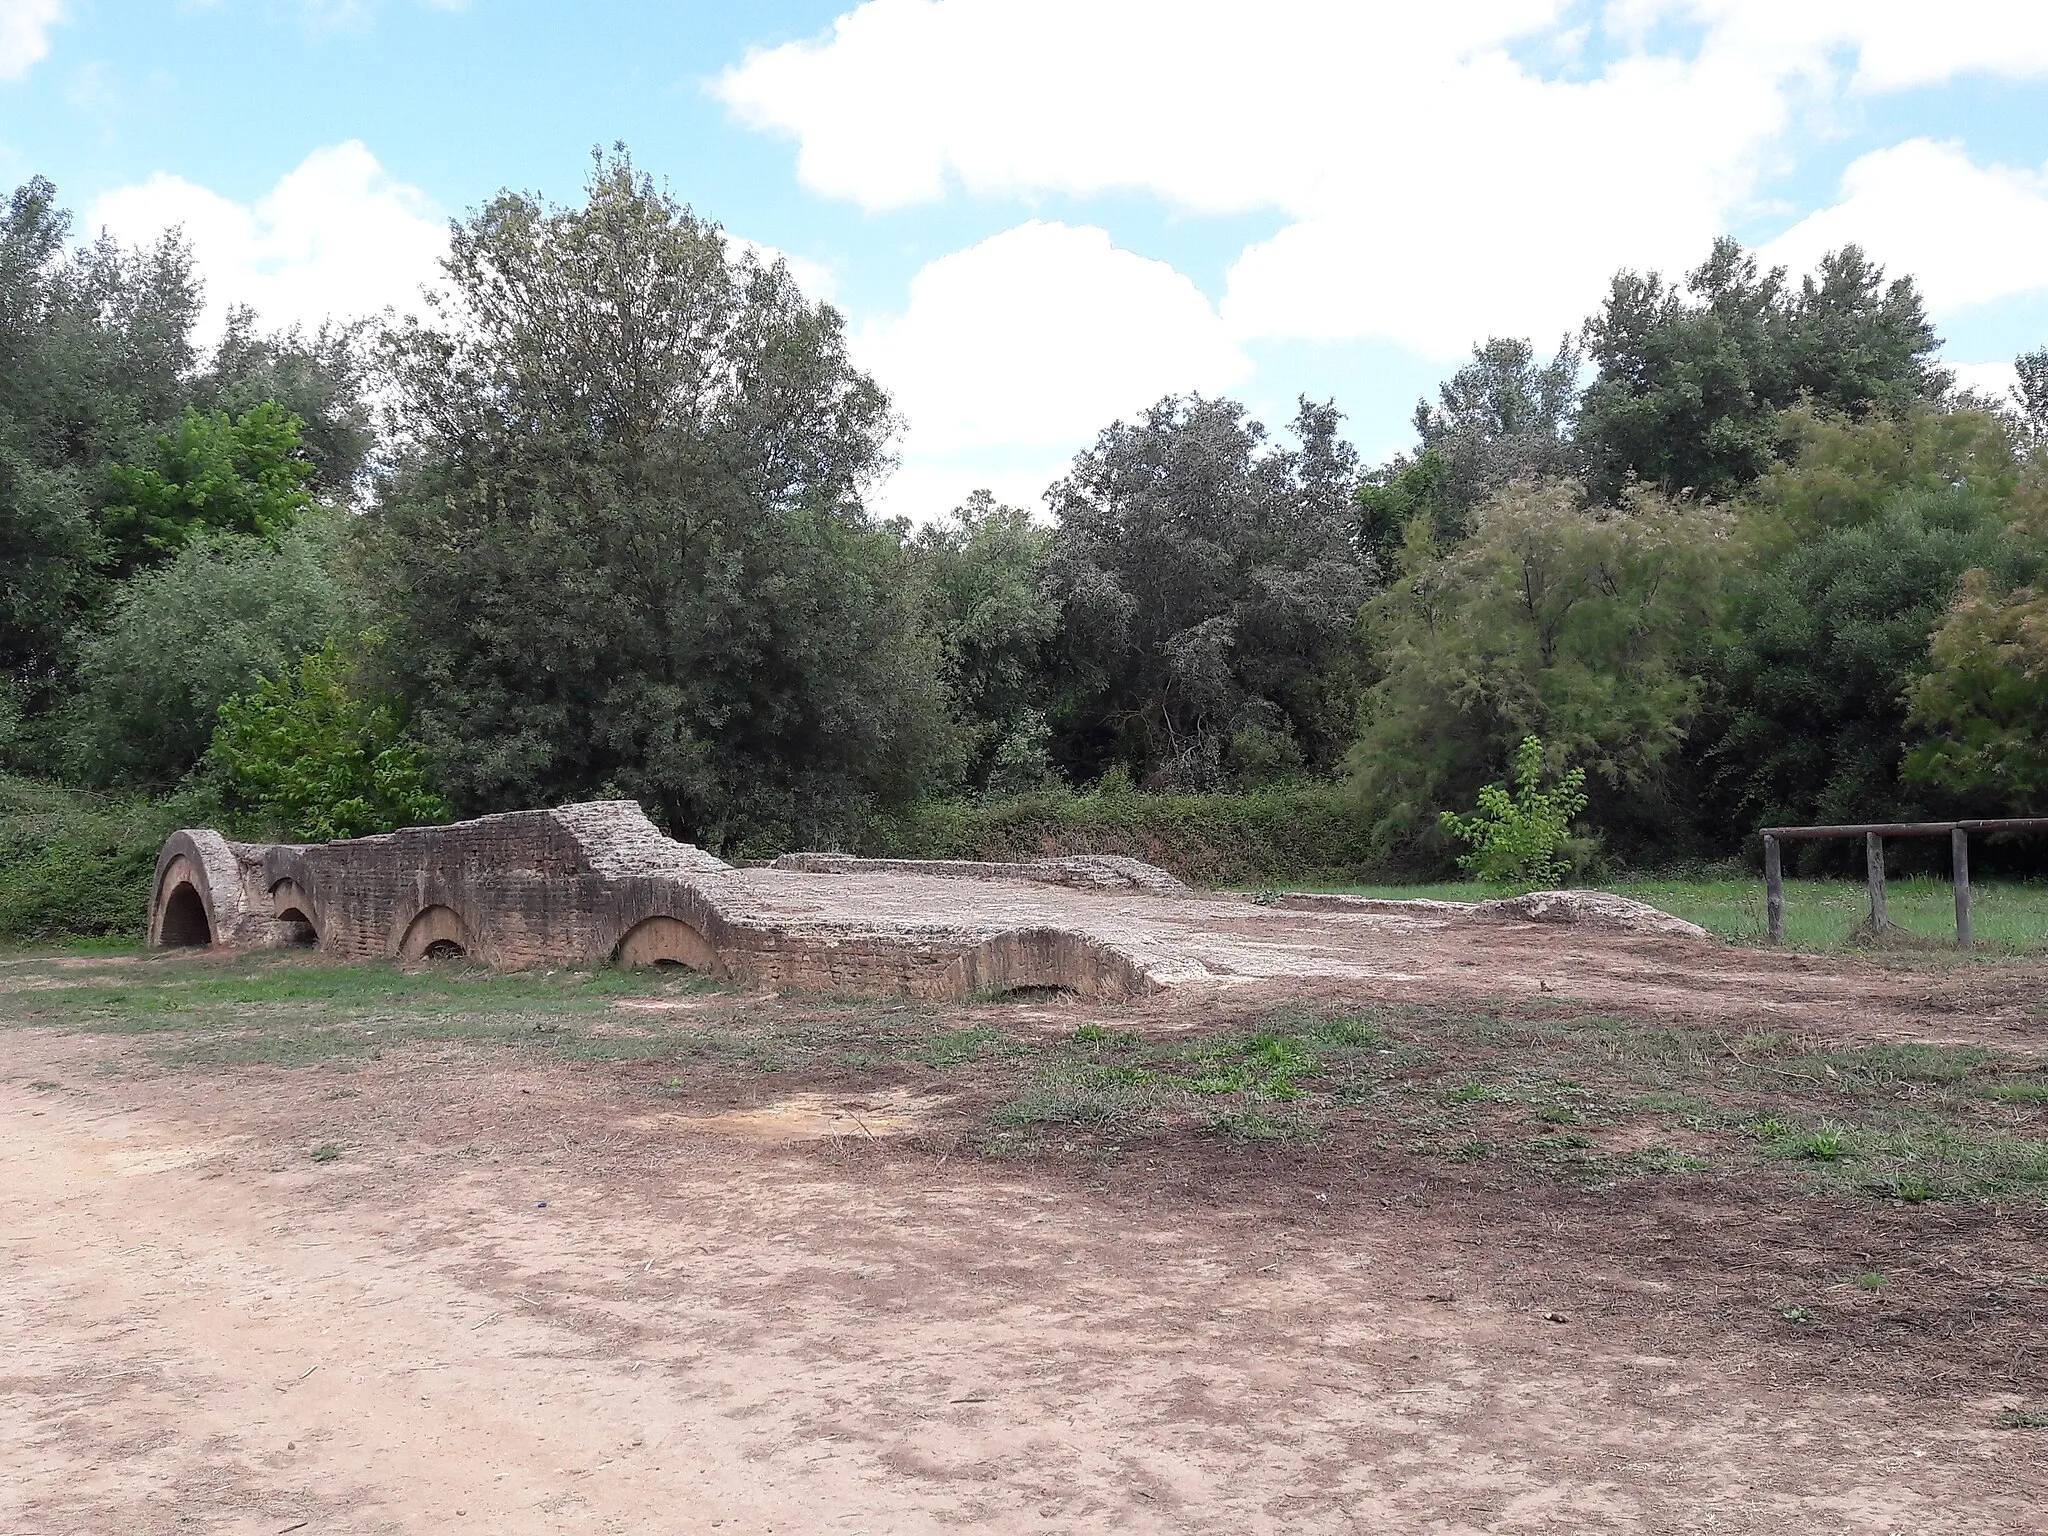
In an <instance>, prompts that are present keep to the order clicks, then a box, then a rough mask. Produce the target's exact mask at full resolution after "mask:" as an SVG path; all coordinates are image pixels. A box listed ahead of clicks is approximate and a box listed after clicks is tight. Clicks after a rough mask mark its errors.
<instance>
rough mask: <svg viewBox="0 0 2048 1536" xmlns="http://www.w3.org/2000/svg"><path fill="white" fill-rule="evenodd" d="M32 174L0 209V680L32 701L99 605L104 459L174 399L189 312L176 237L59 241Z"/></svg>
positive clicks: (49, 194) (53, 212)
mask: <svg viewBox="0 0 2048 1536" xmlns="http://www.w3.org/2000/svg"><path fill="white" fill-rule="evenodd" d="M70 228H71V220H70V216H69V215H68V214H66V213H65V212H63V211H62V210H61V209H60V208H58V207H57V202H56V189H55V188H54V187H53V186H51V185H50V183H49V182H47V181H45V180H43V179H42V178H41V177H36V178H34V179H33V180H31V181H29V182H27V183H26V184H25V185H23V186H21V187H19V188H17V189H16V190H15V192H14V194H13V196H12V197H11V198H10V199H9V200H8V203H7V206H6V208H5V210H4V212H0V676H6V677H8V678H12V679H17V680H19V682H20V683H21V685H22V687H23V688H24V690H25V693H24V695H23V702H24V703H25V704H27V705H29V706H31V707H40V704H41V702H42V696H43V695H44V694H45V693H46V692H47V691H48V690H49V689H50V687H51V685H52V684H53V682H54V680H55V679H56V677H57V676H58V675H59V673H60V671H61V668H62V666H63V663H64V661H65V660H66V655H67V650H68V645H67V641H68V638H69V635H70V632H71V629H72V626H73V625H74V624H75V623H76V621H77V620H78V618H79V616H80V615H81V614H83V613H85V612H87V611H89V610H90V609H91V608H92V606H93V605H94V604H95V603H96V602H97V601H98V599H99V597H100V595H101V591H102V588H103V583H104V577H103V576H102V575H101V573H100V565H101V563H102V559H103V546H102V543H101V539H100V534H99V528H98V522H97V514H98V511H99V508H100V505H101V503H102V500H103V498H104V495H105V491H106V484H107V476H108V472H109V467H110V466H111V465H112V464H114V463H115V462H117V461H119V460H122V459H124V458H126V457H127V456H129V454H131V453H132V452H133V451H134V450H135V449H136V448H137V447H138V446H140V444H141V443H142V442H143V440H144V438H145V436H146V434H147V433H148V432H150V431H154V430H156V429H158V428H160V427H162V426H165V425H168V424H169V423H170V422H172V421H174V420H175V419H176V418H177V415H178V413H179V411H180V409H181V408H182V395H183V390H184V387H185V385H184V380H185V378H186V376H187V375H188V374H189V373H190V371H191V368H192V363H193V354H192V347H191V342H190V335H191V328H192V323H193V320H194V319H195V318H196V316H197V314H198V309H199V294H198V287H197V284H196V283H195V282H194V281H193V278H192V271H191V258H190V256H189V254H188V252H187V251H186V248H185V247H184V245H183V244H182V243H180V241H179V240H178V239H177V238H176V237H175V236H166V237H165V238H164V239H163V240H162V241H160V242H158V244H157V245H156V246H155V247H154V248H152V249H150V250H147V251H125V250H123V249H122V248H121V247H119V246H117V245H115V244H114V243H113V242H112V241H111V240H109V239H106V238H105V237H102V238H101V239H99V240H98V241H95V242H94V243H92V244H89V245H85V246H82V247H78V248H71V247H70V246H69V242H68V237H69V234H70Z"/></svg>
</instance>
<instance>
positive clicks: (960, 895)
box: [150, 801, 1700, 999]
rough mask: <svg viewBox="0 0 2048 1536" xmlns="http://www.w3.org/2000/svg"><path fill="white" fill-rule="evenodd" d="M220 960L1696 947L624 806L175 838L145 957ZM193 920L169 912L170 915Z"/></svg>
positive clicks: (914, 967)
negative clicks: (971, 855)
mask: <svg viewBox="0 0 2048 1536" xmlns="http://www.w3.org/2000/svg"><path fill="white" fill-rule="evenodd" d="M181 891H184V892H188V893H191V894H196V895H197V897H198V898H199V901H200V902H201V904H202V905H203V908H204V911H205V914H206V921H207V928H208V934H207V936H208V938H210V940H211V942H212V943H213V944H215V945H216V946H219V947H223V948H230V949H249V948H257V947H262V946H266V945H277V944H285V943H291V942H295V941H296V942H307V941H310V942H312V943H313V944H315V945H316V946H317V947H318V948H319V949H320V950H321V951H322V952H324V953H327V954H332V955H336V956H343V957H350V958H362V959H368V958H376V957H397V958H400V959H403V960H406V961H414V960H422V959H433V958H438V957H442V956H451V955H455V954H461V955H464V956H467V957H469V958H471V959H473V960H477V961H480V962H482V963H484V964H487V965H492V966H498V967H503V968H508V969H510V968H519V967H526V966H537V965H590V964H603V963H606V962H610V961H618V962H620V963H625V964H648V963H669V964H676V965H683V966H687V967H689V968H691V969H695V970H703V971H708V972H710V973H712V974H714V975H718V976H721V977H727V978H730V979H732V980H736V981H740V982H744V983H749V984H754V985H764V986H801V987H817V988H823V989H832V990H841V991H854V992H877V993H907V994H909V995H911V996H916V997H926V998H934V999H943V998H960V997H970V996H974V995H978V994H983V993H998V992H1005V991H1012V990H1016V989H1019V988H1027V987H1058V988H1061V989H1064V990H1066V991H1071V992H1074V993H1078V994H1079V995H1081V996H1083V997H1100V998H1116V997H1127V996H1131V995H1134V994H1137V993H1142V992H1149V991H1153V990H1156V989H1158V988H1161V987H1166V986H1182V985H1192V984H1211V985H1232V984H1236V983H1241V982H1257V981H1268V980H1280V979H1295V980H1312V979H1318V978H1323V979H1330V980H1358V979H1369V978H1373V977H1380V976H1384V977H1389V978H1393V977H1398V976H1400V975H1401V974H1402V972H1401V969H1400V967H1401V965H1402V955H1403V949H1404V946H1407V945H1411V944H1412V943H1413V941H1414V940H1415V939H1416V938H1417V937H1418V936H1419V935H1422V934H1425V933H1431V932H1436V931H1440V930H1443V929H1445V928H1446V927H1450V926H1458V925H1468V924H1474V923H1489V922H1492V923H1499V922H1507V921H1516V922H1544V923H1552V922H1566V923H1577V924H1582V925H1594V926H1606V927H1610V928H1613V927H1618V928H1620V929H1622V930H1623V931H1626V932H1630V933H1641V934H1644V935H1656V936H1667V937H1668V936H1694V935H1700V930H1699V929H1696V928H1694V927H1693V926H1692V925H1691V924H1689V923H1681V922H1679V921H1678V920H1677V919H1675V918H1671V917H1667V916H1666V915H1665V914H1663V913H1660V912H1656V911H1654V909H1652V908H1649V907H1644V906H1642V905H1641V904H1640V903H1637V902H1629V901H1624V900H1622V899H1621V898H1618V897H1609V896H1600V895H1597V894H1595V893H1587V892H1538V893H1536V895H1534V896H1527V897H1519V898H1516V899H1515V900H1514V901H1511V902H1486V903H1478V904H1475V905H1471V906H1464V905H1460V904H1458V903H1453V902H1387V901H1365V900H1360V899H1357V898H1343V897H1294V898H1283V899H1282V900H1280V901H1278V902H1270V903H1259V902H1254V901H1252V900H1250V899H1248V898H1245V897H1241V896H1234V895H1229V894H1219V893H1211V892H1198V891H1194V890H1191V889H1189V888H1188V887H1187V886H1185V885H1183V884H1182V883H1181V882H1180V881H1178V880H1176V879H1175V878H1174V877H1173V876H1171V875H1169V874H1167V873H1166V872H1165V871H1164V870H1159V869H1154V868H1153V867H1152V866H1150V865H1147V864H1141V863H1139V862H1138V861H1137V860H1134V859H1123V858H1109V857H1100V858H1098V857H1079V858H1063V859H1047V860H1042V861H1036V862H1033V863H1028V864H1015V865H1004V864H976V863H972V862H969V861H945V862H935V863H918V862H915V861H909V860H879V859H855V858H850V857H848V856H846V855H841V854H804V855H793V856H790V857H787V858H784V859H781V860H778V861H776V863H775V864H774V865H772V866H768V867H755V868H743V869H742V868H734V867H733V866H731V865H728V864H726V863H725V862H723V861H722V860H720V859H717V858H715V857H713V856H712V855H710V854H708V853H706V852H704V851H703V850H702V849H700V848H694V847H691V846H690V845H688V844H685V843H678V842H675V841H673V840H672V839H670V838H667V837H664V836H663V835H662V834H661V832H660V831H659V830H657V829H656V828H655V827H654V825H653V824H652V823H651V822H649V821H648V820H647V818H646V816H645V815H644V814H643V813H642V812H641V810H640V807H639V806H638V805H635V804H634V803H632V802H631V801H601V802H595V803H591V804H587V805H573V806H565V807H562V808H560V809H557V810H548V811H518V812H512V813H509V814H506V815H500V816H485V817H481V818H479V819H477V820H474V821H465V822H457V823H455V824H454V825H452V826H445V827H414V828H409V829H407V830H405V831H402V832H394V833H389V834H387V835H385V836H381V837H365V838H356V839H352V840H349V841H345V842H335V843H322V844H314V845H308V846H300V845H290V844H278V845H272V846H264V845H254V844H238V843H229V842H227V841H226V840H225V839H223V838H221V837H220V835H219V834H218V833H214V832H209V831H203V830H201V831H187V832H178V833H174V834H173V835H172V836H171V838H170V839H169V840H168V841H167V842H166V843H165V845H164V850H163V854H162V856H161V858H160V859H159V861H158V866H157V882H156V888H155V895H154V899H153V901H152V905H151V921H150V938H151V942H152V943H156V944H161V943H164V942H166V923H167V919H172V920H171V921H170V923H169V926H170V929H171V931H172V937H173V938H175V936H176V934H177V932H178V931H179V928H180V923H179V921H177V920H176V919H178V917H179V914H180V912H182V913H183V914H184V916H185V917H187V918H189V915H190V913H191V910H192V909H191V904H190V895H189V894H188V895H186V896H180V894H179V893H180V892H181ZM180 903H182V906H179V904H180Z"/></svg>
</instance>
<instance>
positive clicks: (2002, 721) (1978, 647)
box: [1904, 571, 2048, 816]
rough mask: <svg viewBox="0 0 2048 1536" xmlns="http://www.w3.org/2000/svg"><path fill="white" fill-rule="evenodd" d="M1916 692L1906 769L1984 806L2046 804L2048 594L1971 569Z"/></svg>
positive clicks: (1913, 777) (1910, 776)
mask: <svg viewBox="0 0 2048 1536" xmlns="http://www.w3.org/2000/svg"><path fill="white" fill-rule="evenodd" d="M1928 662H1929V664H1928V670H1927V672H1926V674H1925V675H1924V676H1922V677H1921V678H1920V679H1919V680H1918V681H1917V682H1916V683H1914V685H1913V687H1912V689H1911V691H1910V693H1909V694H1908V705H1909V710H1908V715H1907V723H1908V726H1909V728H1910V729H1911V730H1912V731H1913V733H1914V734H1915V735H1916V736H1918V737H1919V740H1918V742H1917V743H1915V744H1914V745H1913V746H1912V747H1911V748H1910V750H1909V751H1908V752H1907V754H1906V760H1905V768H1904V773H1905V778H1906V780H1907V781H1908V782H1909V783H1912V784H1917V785H1925V786H1930V787H1932V788H1934V789H1936V790H1940V791H1945V792H1947V793H1948V794H1951V795H1954V796H1957V797H1959V798H1964V799H1966V800H1967V802H1968V805H1969V807H1970V809H1971V811H1972V812H1973V813H1974V814H1976V815H1979V816H1994V815H1996V816H2038V815H2040V814H2041V813H2042V810H2043V808H2044V807H2048V597H2044V596H2043V595H2042V594H2041V593H2040V592H2039V591H2037V590H2036V589H2035V588H2032V587H2020V588H2018V589H2016V590H2014V591H2012V592H2009V593H2003V594H2001V593H2000V592H1999V591H1998V590H1997V588H1996V586H1995V585H1994V583H1993V580H1992V578H1991V576H1990V575H1989V574H1988V573H1987V572H1984V571H1969V572H1966V573H1965V574H1964V576H1963V582H1962V593H1961V595H1960V596H1959V597H1958V598H1957V599H1956V602H1955V605H1954V606H1953V607H1952V608H1950V610H1949V613H1948V617H1947V618H1946V619H1945V620H1944V621H1943V623H1942V626H1941V628H1940V629H1938V630H1936V631H1935V634H1934V640H1933V644H1932V646H1931V647H1930V654H1929V658H1928Z"/></svg>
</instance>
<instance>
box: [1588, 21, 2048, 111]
mask: <svg viewBox="0 0 2048 1536" xmlns="http://www.w3.org/2000/svg"><path fill="white" fill-rule="evenodd" d="M1609 18H1610V20H1611V21H1612V22H1613V23H1614V24H1615V25H1616V27H1617V30H1619V31H1622V32H1623V33H1624V34H1626V33H1628V32H1630V31H1635V32H1638V33H1640V32H1641V31H1642V30H1643V29H1645V28H1646V27H1647V25H1648V24H1650V23H1653V22H1656V21H1662V20H1670V19H1681V20H1690V21H1694V22H1697V23H1700V24H1702V25H1704V26H1705V27H1707V28H1708V29H1709V31H1710V34H1711V36H1712V39H1713V42H1714V45H1715V46H1716V47H1718V48H1720V49H1722V50H1724V51H1727V52H1731V53H1740V54H1742V55H1744V56H1746V57H1749V58H1751V59H1754V60H1755V61H1757V62H1758V63H1759V64H1761V65H1762V66H1763V67H1766V68H1771V69H1778V70H1798V71H1816V70H1827V69H1829V67H1830V66H1831V65H1832V64H1833V63H1834V62H1835V61H1836V60H1837V59H1845V60H1846V61H1847V65H1848V69H1849V78H1848V85H1849V87H1850V88H1851V89H1852V90H1856V91H1860V92H1865V93H1869V94H1877V93H1880V92H1884V91H1897V90H1906V89H1910V88H1912V87H1915V86H1924V85H1941V84H1945V83H1947V82H1948V81H1950V80H1953V79H1955V78H1957V77H1958V76H1960V75H1971V74H1980V75H1991V76H1994V77H2002V78H2005V79H2012V80H2021V79H2029V78H2031V77H2033V76H2035V75H2039V74H2042V73H2044V72H2048V11H2044V10H2043V8H2042V7H2041V6H2040V5H2039V4H2038V3H2037V0H1944V3H1943V4H1941V5H1939V6H1934V5H1929V4H1927V3H1926V0H1800V3H1798V4H1793V5H1788V4H1786V3H1785V0H1615V3H1614V4H1613V5H1612V6H1611V7H1610V8H1609Z"/></svg>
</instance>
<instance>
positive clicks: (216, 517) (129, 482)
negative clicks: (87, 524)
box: [101, 400, 313, 575]
mask: <svg viewBox="0 0 2048 1536" xmlns="http://www.w3.org/2000/svg"><path fill="white" fill-rule="evenodd" d="M304 425H305V423H304V422H302V421H300V420H299V418H298V417H296V416H294V415H292V414H290V413H289V412H288V411H286V410H285V409H284V407H282V406H281V405H279V404H277V402H275V401H274V400H266V401H264V402H263V403H262V404H260V405H257V406H255V407H253V408H252V409H250V410H248V411H245V412H243V413H242V414H241V415H240V416H237V417H232V418H231V417H229V416H228V415H227V413H226V412H218V413H215V414H213V415H202V414H201V413H200V412H199V411H196V410H194V409H193V408H192V407H191V406H187V407H186V408H185V419H184V420H183V421H182V422H180V423H179V425H178V430H177V431H176V432H175V433H170V432H167V433H163V434H160V435H159V436H158V437H157V439H156V443H155V446H154V448H153V450H152V452H151V454H150V456H149V458H148V459H147V460H146V461H145V462H143V463H141V464H117V465H115V466H114V468H113V472H112V478H113V493H112V496H111V498H110V500H109V501H108V504H107V509H106V511H105V513H104V514H103V515H102V518H101V523H102V526H103V527H104V529H105V533H106V540H107V544H108V547H109V549H110V551H111V553H112V555H113V558H114V561H115V564H116V567H117V569H119V570H120V571H121V572H122V573H123V574H124V575H125V574H131V573H133V572H134V571H137V570H142V569H146V568H148V567H149V566H152V565H159V564H161V563H162V562H164V561H165V560H168V559H170V558H171V557H172V556H174V555H176V554H177V552H178V551H179V550H180V549H181V548H183V547H184V545H185V543H186V541H187V540H189V539H190V538H192V537H193V536H194V535H195V534H198V533H234V534H245V535H250V536H257V537H262V538H274V537H275V536H276V535H278V534H280V533H282V532H283V531H284V530H285V529H287V528H289V527H290V526H291V525H292V524H293V523H294V522H295V521H297V520H298V518H299V517H300V515H301V514H303V513H304V512H305V511H306V510H307V509H308V508H309V507H311V506H312V505H313V495H312V492H311V491H309V490H308V489H307V488H306V482H307V480H308V479H309V478H311V475H312V466H311V465H310V464H308V463H307V461H306V459H305V458H304V456H303V455H302V454H301V453H300V451H299V430H300V428H301V427H303V426H304Z"/></svg>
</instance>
